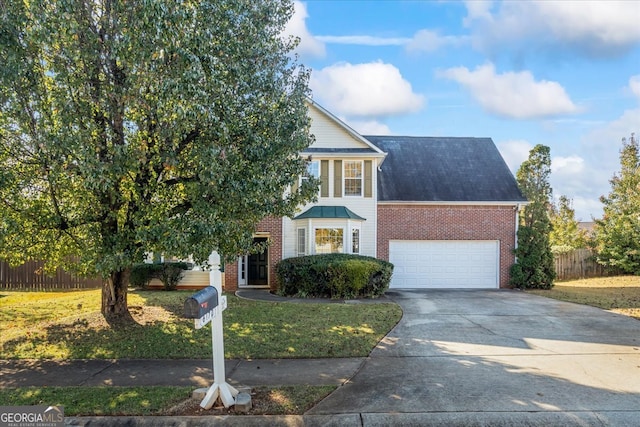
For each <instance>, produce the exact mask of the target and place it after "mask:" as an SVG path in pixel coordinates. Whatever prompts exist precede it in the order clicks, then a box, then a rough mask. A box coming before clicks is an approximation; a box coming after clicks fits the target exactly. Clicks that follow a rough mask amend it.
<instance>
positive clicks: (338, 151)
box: [301, 98, 386, 158]
mask: <svg viewBox="0 0 640 427" xmlns="http://www.w3.org/2000/svg"><path fill="white" fill-rule="evenodd" d="M307 104H308V105H309V108H310V109H313V110H315V111H316V112H317V113H319V114H320V115H321V116H324V118H325V119H326V120H328V122H329V123H332V124H333V125H334V126H335V127H336V128H337V129H340V130H341V131H343V132H344V133H345V135H348V136H349V137H351V138H352V141H353V142H354V143H355V144H357V145H359V147H358V148H353V147H313V146H311V147H308V148H307V149H305V150H303V151H302V153H301V154H315V153H323V154H329V155H331V154H334V155H363V154H366V155H367V156H372V157H380V158H384V156H385V155H386V153H384V152H383V151H382V150H380V149H379V148H378V147H376V146H375V144H372V143H371V142H370V141H369V140H367V139H366V138H365V137H363V136H362V135H360V134H359V133H358V132H356V131H355V130H353V129H352V128H351V127H350V126H349V125H347V124H346V123H345V122H343V121H342V120H340V119H339V118H338V117H336V116H335V115H333V114H332V113H331V112H330V111H328V110H327V109H325V108H324V107H322V106H321V105H320V104H318V103H317V102H315V101H314V100H313V99H311V98H307Z"/></svg>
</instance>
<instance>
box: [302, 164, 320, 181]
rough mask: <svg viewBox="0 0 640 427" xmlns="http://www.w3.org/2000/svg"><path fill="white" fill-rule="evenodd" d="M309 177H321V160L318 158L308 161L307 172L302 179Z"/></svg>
mask: <svg viewBox="0 0 640 427" xmlns="http://www.w3.org/2000/svg"><path fill="white" fill-rule="evenodd" d="M309 177H314V178H320V162H319V161H318V160H313V161H311V162H309V163H307V173H306V175H303V176H302V179H309Z"/></svg>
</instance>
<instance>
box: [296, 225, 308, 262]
mask: <svg viewBox="0 0 640 427" xmlns="http://www.w3.org/2000/svg"><path fill="white" fill-rule="evenodd" d="M297 246H298V256H303V255H306V254H307V229H306V228H298V242H297Z"/></svg>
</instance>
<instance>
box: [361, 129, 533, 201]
mask: <svg viewBox="0 0 640 427" xmlns="http://www.w3.org/2000/svg"><path fill="white" fill-rule="evenodd" d="M365 138H367V139H368V140H369V141H371V142H372V143H373V144H375V145H376V146H377V147H378V148H380V149H381V150H382V151H385V152H387V153H388V154H387V158H386V159H385V162H384V164H383V166H382V168H381V172H379V173H378V201H379V202H516V203H523V202H526V199H525V198H524V197H523V196H522V193H521V192H520V190H519V189H518V185H517V183H516V180H515V178H514V177H513V174H512V173H511V171H510V170H509V168H508V167H507V165H506V163H505V162H504V159H503V158H502V156H501V155H500V152H499V151H498V149H497V148H496V146H495V144H494V143H493V141H492V140H491V138H447V137H408V136H365Z"/></svg>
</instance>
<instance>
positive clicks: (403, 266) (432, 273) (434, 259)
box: [389, 240, 499, 289]
mask: <svg viewBox="0 0 640 427" xmlns="http://www.w3.org/2000/svg"><path fill="white" fill-rule="evenodd" d="M498 251H499V247H498V241H475V240H391V241H390V242H389V261H391V263H393V265H394V267H393V276H392V277H391V287H392V288H470V289H487V288H497V287H498V271H499V268H498Z"/></svg>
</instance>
